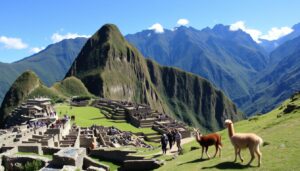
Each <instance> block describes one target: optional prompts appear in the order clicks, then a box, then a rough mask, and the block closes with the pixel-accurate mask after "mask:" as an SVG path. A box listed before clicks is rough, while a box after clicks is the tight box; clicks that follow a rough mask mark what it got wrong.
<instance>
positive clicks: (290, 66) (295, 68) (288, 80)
mask: <svg viewBox="0 0 300 171" xmlns="http://www.w3.org/2000/svg"><path fill="white" fill-rule="evenodd" d="M299 46H300V37H297V38H295V39H293V40H290V41H287V42H286V43H284V44H282V45H281V46H279V47H278V48H277V49H276V50H275V51H273V52H272V53H271V56H270V59H271V61H272V62H271V63H270V64H269V65H270V66H269V67H268V68H267V69H266V70H264V72H262V74H260V76H258V77H257V80H256V82H254V83H255V84H254V85H255V87H254V89H255V93H254V96H253V98H252V101H251V102H248V103H245V104H244V105H243V109H245V112H246V113H255V112H263V113H265V112H267V111H270V110H272V109H273V108H275V107H276V106H277V105H278V104H280V103H281V102H282V101H284V100H285V99H286V98H288V97H289V96H291V95H292V94H293V93H295V92H297V91H299V90H300V81H299V80H300V72H299V71H300V63H299V57H300V50H299Z"/></svg>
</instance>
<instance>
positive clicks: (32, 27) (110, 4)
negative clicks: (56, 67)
mask: <svg viewBox="0 0 300 171" xmlns="http://www.w3.org/2000/svg"><path fill="white" fill-rule="evenodd" d="M299 8H300V1H297V0H226V1H225V0H205V1H204V0H190V1H188V0H185V1H184V0H172V1H171V0H165V1H163V0H151V1H141V0H127V1H125V0H106V1H103V0H72V1H71V0H6V1H4V0H3V1H0V22H1V24H0V61H1V62H13V61H16V60H19V59H22V58H24V57H27V56H30V55H31V54H33V53H35V52H37V51H38V50H40V49H42V48H44V47H46V46H47V45H49V44H51V43H53V42H55V41H58V40H60V39H62V38H65V37H72V36H73V37H74V36H75V37H76V36H79V35H83V36H89V35H91V34H93V33H94V32H95V31H96V30H97V29H99V28H100V27H101V26H102V25H103V24H105V23H114V24H116V25H117V26H118V27H119V28H120V30H121V32H122V33H123V34H128V33H135V32H138V31H141V30H144V29H148V28H150V27H151V26H152V25H153V24H156V23H159V24H160V25H161V26H162V27H163V28H167V29H172V28H173V27H175V26H178V24H177V21H178V20H179V19H186V20H187V21H188V24H187V25H188V26H192V27H195V28H197V29H202V28H204V27H207V26H209V27H212V26H214V25H215V24H218V23H222V24H225V25H231V24H233V29H234V28H235V29H238V28H239V29H243V30H245V31H246V32H248V33H249V34H251V35H253V36H252V37H253V38H254V39H255V38H258V37H260V38H261V37H263V38H269V39H272V37H273V39H274V34H275V38H276V35H277V37H279V36H278V35H280V34H281V33H282V34H283V33H286V32H289V28H290V27H292V26H293V25H294V24H296V23H299V22H300V15H299ZM186 20H183V21H186ZM183 24H186V23H184V22H183ZM155 26H157V25H155ZM155 28H157V27H155ZM272 28H273V32H270V34H269V31H272ZM276 29H277V30H276ZM268 36H269V37H268ZM270 36H271V37H270Z"/></svg>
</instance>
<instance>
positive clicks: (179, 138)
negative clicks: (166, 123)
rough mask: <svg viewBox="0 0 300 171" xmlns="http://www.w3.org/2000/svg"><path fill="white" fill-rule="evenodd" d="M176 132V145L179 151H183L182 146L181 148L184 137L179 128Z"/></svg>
mask: <svg viewBox="0 0 300 171" xmlns="http://www.w3.org/2000/svg"><path fill="white" fill-rule="evenodd" d="M175 131H176V134H175V141H176V145H177V148H178V153H179V154H180V153H182V148H181V139H182V135H181V133H180V132H179V131H178V130H175Z"/></svg>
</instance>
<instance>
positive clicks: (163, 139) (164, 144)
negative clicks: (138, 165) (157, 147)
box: [160, 134, 168, 154]
mask: <svg viewBox="0 0 300 171" xmlns="http://www.w3.org/2000/svg"><path fill="white" fill-rule="evenodd" d="M160 141H161V149H162V152H163V154H166V153H167V144H168V136H167V135H166V134H163V135H162V136H161V138H160Z"/></svg>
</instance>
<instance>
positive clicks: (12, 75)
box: [0, 38, 87, 103]
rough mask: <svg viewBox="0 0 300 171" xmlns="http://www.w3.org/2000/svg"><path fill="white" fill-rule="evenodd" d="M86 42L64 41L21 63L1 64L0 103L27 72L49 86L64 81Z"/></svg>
mask: <svg viewBox="0 0 300 171" xmlns="http://www.w3.org/2000/svg"><path fill="white" fill-rule="evenodd" d="M86 40H87V39H86V38H76V39H68V40H63V41H61V42H58V43H55V44H52V45H49V46H48V47H47V48H46V49H44V50H42V51H41V52H39V53H37V54H34V55H32V56H30V57H27V58H24V59H22V60H20V61H17V62H14V63H0V85H1V87H0V103H1V102H2V100H3V98H4V95H5V93H6V92H7V91H8V90H9V87H10V86H11V85H12V83H13V82H14V81H15V80H16V79H17V77H18V76H20V75H21V74H22V73H23V72H24V71H26V70H32V71H34V72H35V73H36V74H37V75H38V76H39V78H41V80H42V81H43V82H44V83H45V84H46V85H47V86H51V85H52V84H53V83H54V82H56V81H59V80H62V79H63V77H64V75H65V74H66V72H67V71H68V69H69V68H70V66H71V64H72V62H73V61H74V59H75V57H76V56H77V54H78V53H79V51H80V49H81V48H82V46H83V45H84V43H85V42H86Z"/></svg>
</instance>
